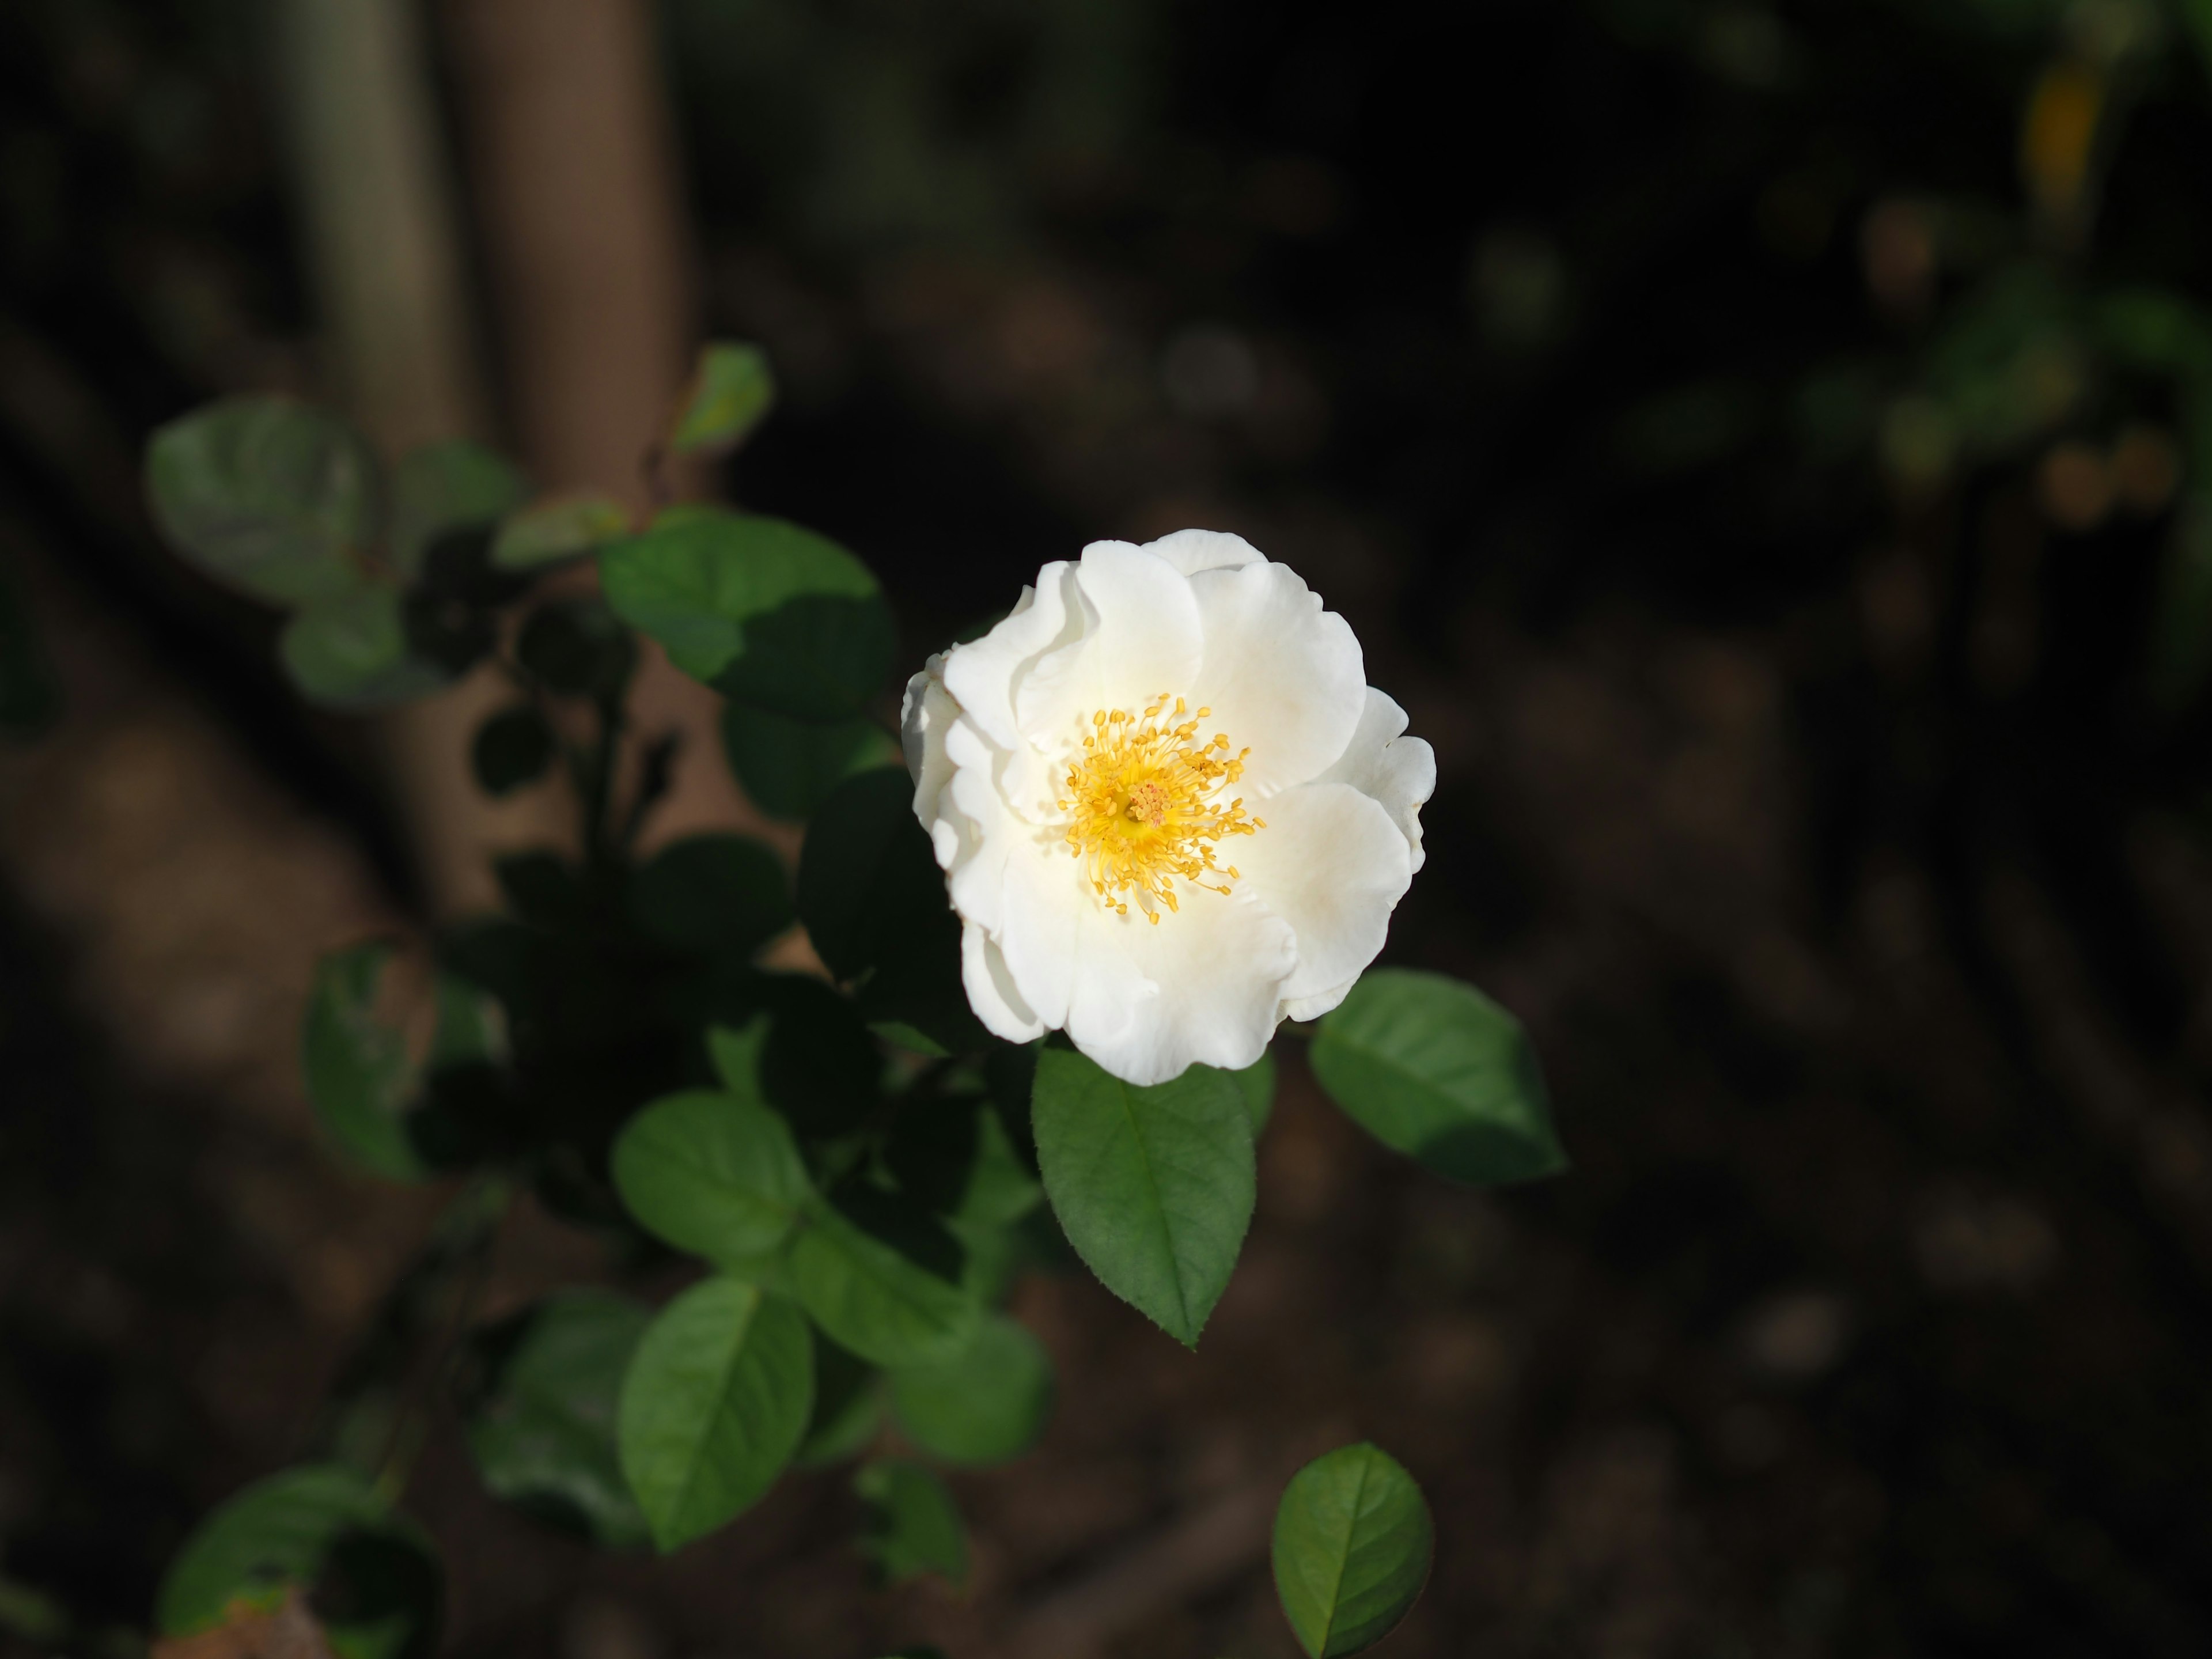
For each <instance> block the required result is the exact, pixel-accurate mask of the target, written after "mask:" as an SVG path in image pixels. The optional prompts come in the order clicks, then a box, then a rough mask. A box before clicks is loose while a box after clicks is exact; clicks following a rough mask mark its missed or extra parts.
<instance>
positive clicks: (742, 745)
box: [722, 702, 899, 822]
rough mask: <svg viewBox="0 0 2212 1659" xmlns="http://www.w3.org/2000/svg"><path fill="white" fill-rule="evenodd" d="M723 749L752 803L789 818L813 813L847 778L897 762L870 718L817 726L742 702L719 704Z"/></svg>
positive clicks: (894, 750)
mask: <svg viewBox="0 0 2212 1659" xmlns="http://www.w3.org/2000/svg"><path fill="white" fill-rule="evenodd" d="M722 748H723V750H724V752H725V753H726V754H727V755H728V757H729V760H730V770H731V771H732V772H734V773H736V774H737V778H738V782H739V783H740V784H742V785H744V791H745V794H746V796H747V797H748V798H749V799H750V800H751V801H752V803H753V805H756V806H757V807H759V808H760V810H761V811H763V812H765V813H767V814H768V815H769V817H772V818H782V819H785V820H787V821H790V822H796V821H798V820H799V819H802V818H809V817H813V816H814V814H815V812H816V811H817V810H819V808H820V807H821V805H822V803H823V800H824V799H827V798H828V796H829V792H830V791H831V790H832V789H835V788H836V787H837V786H838V785H839V784H841V783H842V782H843V781H845V780H846V779H847V778H849V777H853V776H855V775H858V774H860V773H862V772H866V771H870V770H872V769H875V768H877V767H881V766H895V765H896V764H898V762H899V751H898V745H897V744H896V743H894V742H892V741H891V739H890V736H889V734H888V733H886V732H884V731H883V730H882V728H880V727H879V726H877V725H876V723H875V722H874V721H873V720H844V721H841V722H840V723H838V724H836V725H834V726H817V725H814V724H813V723H811V722H810V721H807V720H792V719H789V718H787V717H786V716H784V715H782V714H769V713H768V712H766V711H765V710H763V709H759V708H748V707H747V706H746V705H745V704H744V703H741V702H732V703H726V704H725V705H724V706H723V708H722Z"/></svg>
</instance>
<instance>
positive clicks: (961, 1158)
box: [884, 1096, 1044, 1226]
mask: <svg viewBox="0 0 2212 1659" xmlns="http://www.w3.org/2000/svg"><path fill="white" fill-rule="evenodd" d="M884 1163H885V1164H886V1165H887V1166H888V1167H889V1168H890V1172H891V1174H892V1175H893V1176H895V1177H896V1180H897V1182H898V1184H899V1190H900V1191H901V1192H902V1193H904V1194H907V1195H908V1196H909V1197H911V1198H913V1199H914V1200H915V1201H916V1202H917V1203H919V1204H921V1205H923V1206H925V1207H927V1209H929V1210H930V1211H931V1212H933V1213H935V1214H937V1215H941V1216H944V1217H946V1218H949V1219H951V1220H956V1221H961V1222H969V1223H973V1224H975V1225H979V1226H1005V1225H1007V1224H1009V1223H1012V1222H1015V1221H1018V1220H1020V1219H1021V1218H1022V1217H1024V1216H1025V1215H1027V1214H1028V1213H1029V1212H1030V1211H1031V1210H1032V1209H1034V1208H1036V1204H1037V1201H1038V1200H1040V1199H1042V1197H1043V1196H1044V1189H1043V1188H1042V1187H1040V1186H1038V1184H1037V1182H1036V1176H1033V1175H1032V1174H1030V1170H1029V1166H1028V1165H1026V1164H1024V1163H1023V1161H1022V1158H1021V1155H1020V1153H1019V1152H1017V1151H1016V1150H1015V1148H1014V1144H1013V1140H1012V1137H1011V1136H1009V1135H1008V1134H1007V1133H1006V1125H1005V1124H1004V1123H1003V1122H1002V1121H1000V1117H999V1115H998V1114H997V1113H996V1112H994V1111H993V1110H991V1109H989V1108H988V1107H987V1106H986V1105H985V1104H984V1103H983V1102H982V1101H981V1099H978V1098H976V1097H973V1096H954V1097H950V1098H946V1099H939V1100H927V1101H918V1102H914V1103H908V1105H906V1106H905V1107H904V1108H903V1109H902V1110H901V1111H900V1113H899V1115H898V1121H897V1122H896V1124H895V1125H894V1126H893V1127H892V1131H891V1138H890V1145H889V1146H887V1147H886V1148H885V1149H884Z"/></svg>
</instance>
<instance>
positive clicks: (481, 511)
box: [391, 438, 530, 578]
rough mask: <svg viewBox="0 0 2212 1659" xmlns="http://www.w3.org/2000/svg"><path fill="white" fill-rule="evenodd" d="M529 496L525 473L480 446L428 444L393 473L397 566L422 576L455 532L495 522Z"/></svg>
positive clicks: (394, 556)
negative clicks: (441, 542)
mask: <svg viewBox="0 0 2212 1659" xmlns="http://www.w3.org/2000/svg"><path fill="white" fill-rule="evenodd" d="M529 494H530V486H529V484H528V483H526V481H525V480H524V478H523V477H522V475H521V474H520V472H518V471H515V470H514V468H513V467H512V466H510V465H508V464H507V462H506V461H505V460H503V459H501V457H499V456H497V455H495V454H494V453H492V452H491V451H490V450H489V449H486V448H484V447H483V446H482V445H481V444H472V443H470V442H468V441H466V440H465V439H459V438H456V439H453V440H449V441H447V442H443V443H434V444H425V445H423V446H422V447H421V448H420V449H414V450H410V451H409V452H408V453H406V454H405V455H404V456H402V457H401V458H400V460H399V465H398V466H396V467H394V468H393V469H392V532H391V545H392V568H394V569H396V570H398V572H399V574H401V575H402V576H405V577H410V578H411V577H413V576H414V575H416V574H417V573H419V572H420V571H421V570H422V565H423V561H424V560H425V559H426V558H428V556H429V551H430V548H431V545H432V544H434V543H435V542H436V541H437V540H438V539H439V538H441V537H442V536H444V535H446V534H447V532H451V531H455V530H461V529H471V528H476V527H478V526H484V525H489V524H496V523H497V522H498V521H499V520H500V519H501V517H502V516H504V515H505V514H506V513H507V512H508V511H509V510H511V509H512V508H513V507H516V506H518V505H519V504H520V502H521V501H524V500H525V499H526V497H527V496H528V495H529Z"/></svg>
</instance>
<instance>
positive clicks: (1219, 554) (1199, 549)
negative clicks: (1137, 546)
mask: <svg viewBox="0 0 2212 1659" xmlns="http://www.w3.org/2000/svg"><path fill="white" fill-rule="evenodd" d="M1145 551H1146V552H1147V553H1152V554H1157V555H1158V556H1159V557H1161V558H1163V559H1165V560H1166V561H1167V562H1169V563H1170V564H1171V565H1173V566H1174V567H1175V568H1176V569H1178V570H1180V571H1182V574H1184V575H1186V576H1195V575H1196V574H1198V573H1199V572H1200V571H1201V570H1221V569H1225V568H1233V567H1235V566H1237V565H1240V564H1258V563H1259V562H1261V558H1262V555H1261V551H1260V550H1259V549H1258V548H1256V547H1255V546H1253V545H1252V544H1251V543H1249V542H1248V541H1246V540H1245V539H1244V538H1243V537H1242V536H1232V535H1231V534H1230V533H1229V532H1227V531H1225V530H1178V531H1176V532H1175V534H1174V535H1172V536H1163V537H1161V538H1159V540H1158V541H1156V542H1146V544H1145Z"/></svg>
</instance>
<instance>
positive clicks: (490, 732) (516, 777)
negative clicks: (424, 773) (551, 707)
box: [469, 703, 554, 795]
mask: <svg viewBox="0 0 2212 1659" xmlns="http://www.w3.org/2000/svg"><path fill="white" fill-rule="evenodd" d="M553 754H554V740H553V731H552V728H551V727H550V726H547V725H546V724H545V717H544V715H543V714H539V713H538V711H537V710H536V709H535V708H532V707H531V706H530V705H529V704H527V703H523V704H521V705H520V706H519V707H516V708H502V709H501V710H500V712H499V713H498V714H494V715H493V716H492V717H491V718H490V719H489V720H486V721H485V722H484V723H483V725H482V726H478V727H477V738H476V742H475V744H473V745H472V746H471V749H470V750H469V759H470V761H471V763H472V764H473V765H474V766H475V768H476V775H477V782H478V783H480V784H482V785H483V788H484V791H485V793H488V794H492V795H508V794H512V793H514V791H516V790H517V789H520V788H521V787H522V786H523V785H525V784H526V783H535V782H536V781H538V779H540V778H542V777H544V775H545V769H546V768H547V767H549V766H550V765H551V764H552V763H553Z"/></svg>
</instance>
